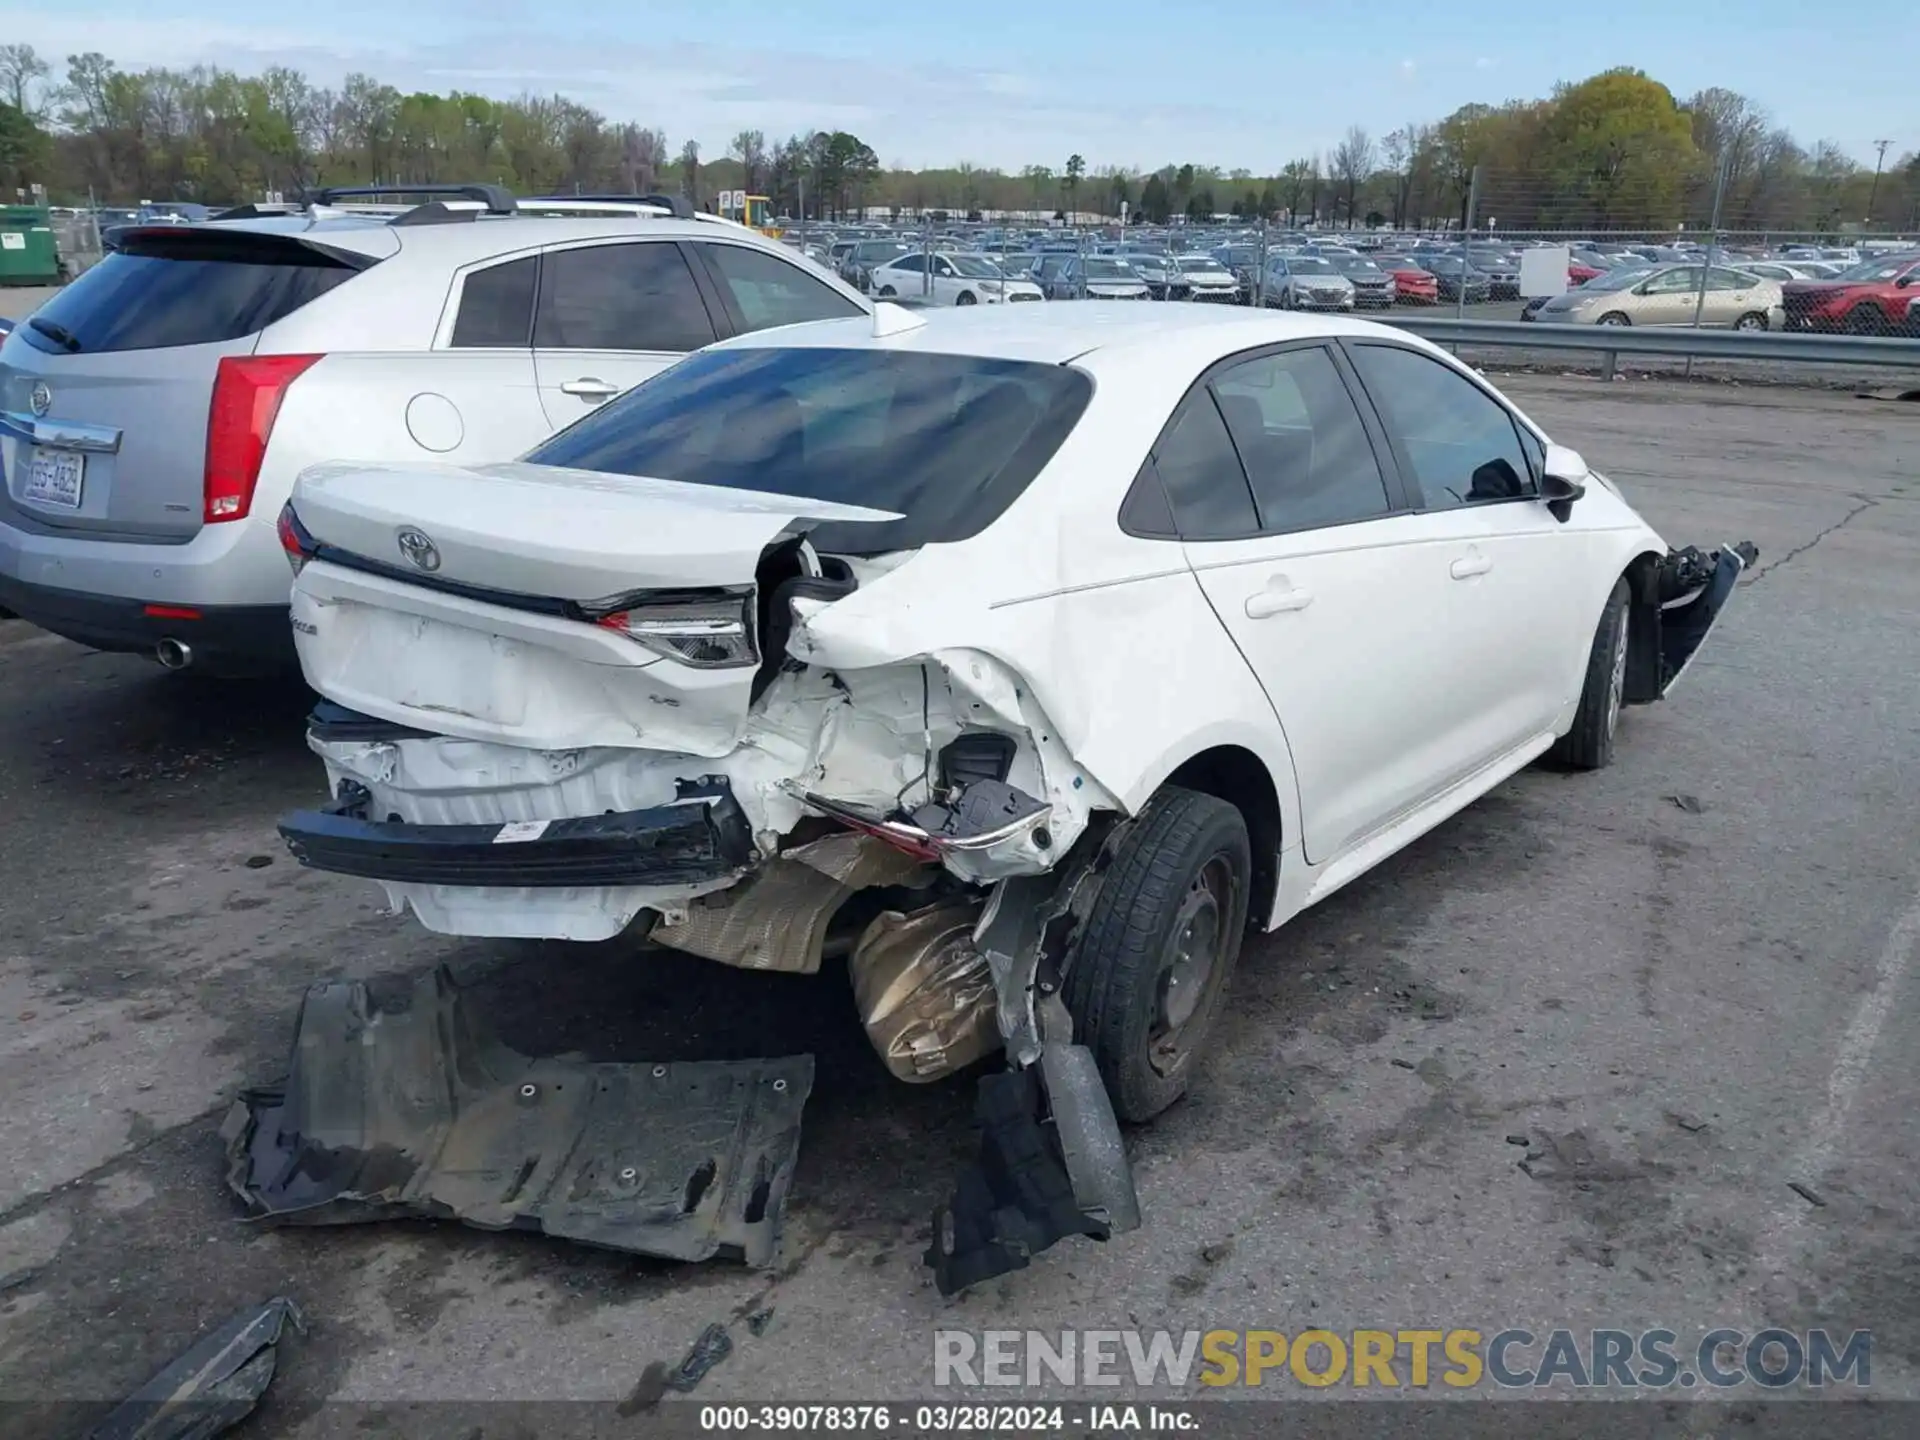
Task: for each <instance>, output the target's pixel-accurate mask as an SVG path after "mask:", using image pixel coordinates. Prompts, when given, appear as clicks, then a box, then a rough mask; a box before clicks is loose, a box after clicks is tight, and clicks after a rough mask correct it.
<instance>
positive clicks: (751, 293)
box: [700, 245, 863, 330]
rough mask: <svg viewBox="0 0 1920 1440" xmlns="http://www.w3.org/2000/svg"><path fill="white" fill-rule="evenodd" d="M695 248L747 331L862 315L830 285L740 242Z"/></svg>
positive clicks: (794, 266)
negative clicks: (718, 279) (738, 312)
mask: <svg viewBox="0 0 1920 1440" xmlns="http://www.w3.org/2000/svg"><path fill="white" fill-rule="evenodd" d="M700 248H701V252H702V253H703V254H704V255H705V256H706V257H707V261H708V263H709V264H711V265H712V266H713V269H714V272H715V273H716V274H717V275H718V276H719V277H720V283H721V284H722V285H724V286H726V288H727V293H728V294H729V295H731V296H732V297H733V303H734V305H735V306H736V307H737V308H738V309H739V311H740V319H741V321H742V322H743V323H744V324H745V325H746V328H747V329H749V330H765V329H767V328H768V327H769V326H773V325H798V324H801V323H802V322H804V321H807V320H840V319H844V318H845V317H847V316H849V315H859V314H861V313H863V312H862V311H861V309H860V307H859V306H858V305H856V304H854V303H853V302H852V301H851V300H849V299H847V297H846V296H844V295H842V294H840V293H839V292H838V291H837V290H835V289H833V287H831V286H829V285H823V284H822V283H821V282H820V281H819V280H817V279H815V278H814V277H813V276H811V275H809V274H807V272H806V271H804V270H802V269H801V268H800V267H799V266H798V265H793V264H789V263H788V262H787V261H785V260H782V259H781V258H780V257H779V256H777V255H768V254H766V253H765V252H764V251H760V250H751V249H748V248H747V247H746V246H745V245H703V246H701V247H700Z"/></svg>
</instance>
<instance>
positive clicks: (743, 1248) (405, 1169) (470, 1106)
mask: <svg viewBox="0 0 1920 1440" xmlns="http://www.w3.org/2000/svg"><path fill="white" fill-rule="evenodd" d="M812 1085H813V1059H812V1057H811V1056H804V1055H803V1056H796V1057H792V1058H788V1059H783V1060H749V1061H739V1062H719V1061H701V1062H693V1063H674V1064H654V1065H648V1064H633V1065H616V1064H592V1063H588V1062H586V1061H582V1060H574V1059H545V1058H535V1057H531V1056H526V1055H521V1054H519V1053H517V1052H515V1051H513V1050H510V1049H508V1048H507V1047H506V1046H505V1045H503V1044H501V1043H500V1042H499V1041H498V1040H497V1039H495V1038H494V1037H493V1036H492V1035H491V1034H490V1033H489V1031H488V1028H487V1026H486V1025H485V1022H484V1020H483V1018H482V1017H481V1015H480V1014H479V1013H478V1012H477V1010H476V1008H475V1007H474V1006H473V1005H472V1004H471V1003H470V1002H468V1001H467V1000H466V999H465V998H464V996H463V994H462V992H461V990H460V989H459V987H458V986H457V985H455V983H454V981H453V977H452V976H451V975H450V974H449V973H448V972H447V970H446V968H445V967H444V966H443V967H440V968H438V969H436V970H433V971H431V972H429V973H427V974H424V975H421V976H418V977H406V976H383V977H379V978H377V979H373V980H366V981H357V980H356V981H335V982H326V983H322V984H318V985H314V986H312V987H311V988H310V989H309V990H308V991H307V995H306V999H305V1000H304V1002H303V1003H302V1005H301V1007H300V1019H299V1024H298V1030H297V1034H296V1037H295V1042H294V1051H293V1062H292V1070H291V1073H290V1074H289V1075H288V1077H287V1080H286V1082H285V1084H284V1085H282V1086H280V1087H276V1088H272V1089H262V1090H253V1091H249V1092H247V1093H246V1094H245V1095H243V1096H242V1098H241V1100H240V1102H239V1103H238V1104H236V1105H235V1107H234V1109H233V1112H232V1113H231V1114H230V1115H229V1116H228V1118H227V1123H226V1124H225V1125H224V1126H222V1129H221V1133H222V1135H223V1136H224V1137H225V1139H226V1141H227V1156H228V1184H229V1185H230V1186H231V1187H232V1189H233V1190H234V1192H235V1193H236V1194H238V1195H239V1196H240V1197H241V1199H242V1200H244V1201H245V1202H246V1203H247V1206H248V1207H249V1209H251V1210H252V1211H253V1212H254V1213H255V1214H256V1215H259V1216H262V1217H265V1218H270V1219H273V1220H277V1221H282V1222H286V1223H293V1224H307V1225H331V1224H347V1223H353V1222H356V1221H367V1220H378V1219H384V1218H388V1217H395V1216H418V1217H423V1218H429V1219H445V1218H448V1217H452V1218H455V1219H459V1220H462V1221H465V1222H466V1223H467V1224H469V1225H474V1226H478V1227H480V1228H482V1229H490V1230H492V1229H509V1228H512V1229H529V1230H539V1231H542V1232H544V1233H545V1234H548V1235H552V1236H555V1237H557V1238H560V1239H567V1240H577V1241H581V1242H583V1243H586V1244H592V1245H604V1246H607V1247H610V1248H612V1249H617V1250H632V1251H637V1252H640V1253H642V1254H648V1255H659V1256H664V1257H666V1258H668V1259H674V1260H705V1259H708V1258H710V1257H713V1256H716V1255H725V1256H731V1257H737V1258H740V1259H743V1260H745V1261H746V1262H747V1263H748V1264H751V1265H757V1266H765V1265H770V1264H772V1263H773V1261H774V1260H775V1258H776V1256H777V1253H778V1249H779V1225H780V1216H781V1210H782V1206H783V1205H784V1202H785V1200H786V1195H787V1190H788V1187H789V1185H790V1184H791V1182H792V1178H793V1166H794V1160H795V1157H796V1155H797V1152H798V1150H799V1144H800V1112H801V1109H802V1107H803V1106H804V1105H805V1103H806V1099H807V1094H808V1092H809V1091H810V1090H811V1088H812Z"/></svg>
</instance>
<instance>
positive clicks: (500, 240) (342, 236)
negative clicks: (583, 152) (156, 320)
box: [169, 202, 780, 266]
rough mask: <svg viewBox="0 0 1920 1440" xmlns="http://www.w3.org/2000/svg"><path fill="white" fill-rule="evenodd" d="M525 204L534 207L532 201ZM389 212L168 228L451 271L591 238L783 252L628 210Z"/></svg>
mask: <svg viewBox="0 0 1920 1440" xmlns="http://www.w3.org/2000/svg"><path fill="white" fill-rule="evenodd" d="M529 203H530V204H531V203H533V202H529ZM393 219H394V217H393V215H392V214H391V213H379V212H370V213H354V212H351V211H327V210H319V211H309V212H303V213H294V214H290V215H270V214H269V215H259V216H252V217H249V218H247V219H244V220H212V221H202V222H199V223H196V224H193V225H185V226H170V227H169V229H171V230H175V231H179V230H204V231H210V232H212V233H215V234H231V233H233V232H235V231H242V232H249V233H252V234H259V235H297V236H300V237H301V238H302V239H305V240H309V241H311V242H313V243H315V244H318V245H324V246H326V247H327V248H328V249H332V250H344V251H351V252H353V253H356V254H360V255H366V256H370V257H372V258H375V259H386V258H388V257H389V256H393V255H396V254H407V255H418V256H423V257H431V258H432V259H433V260H435V261H437V262H440V263H444V264H447V265H451V266H460V265H466V264H470V263H472V262H473V261H475V260H484V259H486V258H487V257H488V256H490V255H498V254H504V253H506V252H508V251H513V250H524V249H527V248H529V247H531V246H535V245H564V244H566V243H568V242H569V241H573V240H596V239H604V238H606V237H608V236H614V235H637V236H644V237H646V238H649V239H654V238H658V239H702V240H714V239H733V240H741V241H745V242H746V243H748V244H755V245H759V246H761V247H763V248H775V249H777V248H780V246H779V242H778V241H776V240H770V239H768V238H767V237H766V236H764V235H762V234H760V232H759V231H757V230H753V229H750V228H748V227H747V226H744V225H740V224H736V223H735V222H733V221H731V220H725V219H722V218H721V217H719V216H717V215H711V216H702V217H696V218H694V219H691V220H677V219H674V218H672V217H670V216H665V215H661V216H648V215H638V214H634V213H632V212H631V210H628V211H625V212H620V213H610V214H605V215H560V214H540V213H537V212H531V211H530V212H529V213H526V214H520V215H503V216H485V217H475V218H473V219H471V220H463V221H456V222H452V223H447V224H439V225H395V224H394V223H393Z"/></svg>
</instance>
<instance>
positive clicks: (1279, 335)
mask: <svg viewBox="0 0 1920 1440" xmlns="http://www.w3.org/2000/svg"><path fill="white" fill-rule="evenodd" d="M1169 312H1178V313H1169ZM906 313H908V314H910V315H911V316H912V317H913V318H914V319H916V320H919V321H921V322H922V323H921V324H919V325H917V326H914V327H913V328H911V329H907V330H902V331H898V332H895V333H894V334H891V335H882V336H876V335H875V334H874V333H873V331H874V322H873V321H872V320H871V319H869V318H867V317H864V316H863V317H860V318H857V319H847V320H816V321H813V322H811V323H809V324H804V325H787V326H782V327H780V328H778V329H773V330H760V331H755V332H754V333H752V334H749V335H740V336H736V337H734V338H733V339H731V340H723V341H721V342H720V343H719V344H718V345H715V346H711V347H709V348H711V349H716V350H761V349H774V348H779V349H784V348H789V347H793V348H801V347H804V348H818V349H850V350H878V349H885V350H896V351H917V352H921V353H925V354H937V355H973V356H978V357H980V358H982V359H988V360H1027V361H1033V362H1037V363H1040V364H1048V365H1062V364H1065V363H1067V362H1068V361H1071V360H1077V359H1080V358H1081V357H1082V356H1085V355H1089V354H1092V353H1093V352H1094V351H1100V352H1102V354H1103V355H1116V356H1117V355H1125V354H1129V353H1139V352H1146V351H1164V350H1165V349H1166V347H1168V346H1169V345H1171V344H1184V345H1185V346H1187V347H1190V349H1191V350H1205V349H1208V348H1213V349H1217V350H1218V352H1219V353H1220V354H1222V355H1226V354H1231V353H1232V352H1233V351H1236V350H1244V349H1247V348H1249V347H1251V346H1255V345H1266V344H1279V343H1282V342H1284V341H1288V340H1310V339H1316V338H1320V337H1325V336H1336V335H1352V336H1371V337H1374V338H1381V337H1385V336H1392V337H1393V338H1396V339H1402V340H1405V339H1408V338H1410V337H1409V336H1407V335H1406V333H1405V332H1404V331H1398V330H1393V329H1391V328H1389V327H1387V326H1382V325H1377V324H1375V323H1373V322H1371V321H1366V320H1348V319H1344V318H1342V317H1339V316H1327V315H1299V314H1292V313H1288V312H1284V311H1278V310H1256V309H1252V308H1250V307H1242V306H1225V305H1179V306H1174V305H1101V304H1091V303H1089V304H1082V305H1073V304H1056V305H1011V306H1005V307H1000V306H994V307H991V308H989V307H986V306H972V307H956V308H953V309H940V310H913V311H909V312H906Z"/></svg>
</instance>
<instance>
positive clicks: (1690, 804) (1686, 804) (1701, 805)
mask: <svg viewBox="0 0 1920 1440" xmlns="http://www.w3.org/2000/svg"><path fill="white" fill-rule="evenodd" d="M1667 799H1668V800H1669V801H1670V802H1671V803H1672V804H1674V805H1675V806H1677V807H1678V808H1680V809H1682V810H1684V811H1686V812H1687V814H1689V815H1699V814H1702V813H1704V812H1705V810H1706V808H1707V807H1706V804H1705V802H1704V801H1702V800H1701V798H1700V797H1699V796H1698V795H1669V796H1668V797H1667Z"/></svg>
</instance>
